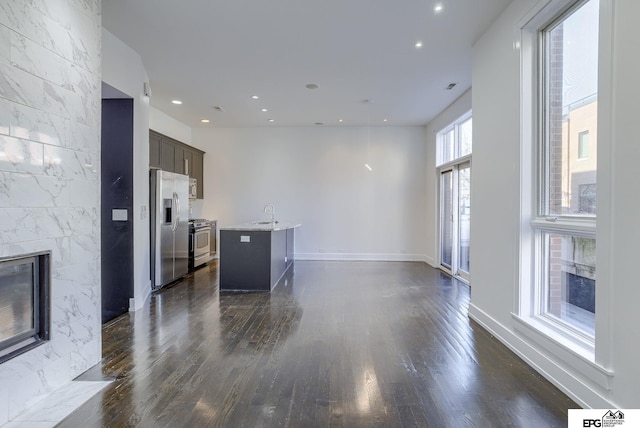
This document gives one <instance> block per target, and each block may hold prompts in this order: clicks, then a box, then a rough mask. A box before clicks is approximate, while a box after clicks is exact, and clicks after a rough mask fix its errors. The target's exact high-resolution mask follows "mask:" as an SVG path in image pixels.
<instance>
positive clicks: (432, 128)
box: [425, 89, 473, 267]
mask: <svg viewBox="0 0 640 428" xmlns="http://www.w3.org/2000/svg"><path fill="white" fill-rule="evenodd" d="M469 110H471V89H469V90H467V91H466V92H465V93H464V94H462V95H460V97H458V99H457V100H455V101H454V102H453V103H451V105H449V106H448V107H447V108H446V109H444V110H443V111H442V112H441V113H440V114H439V115H438V116H436V117H435V118H434V119H433V120H432V121H431V122H429V124H428V125H427V130H426V137H427V159H426V162H427V213H426V220H427V232H426V235H425V244H426V251H427V254H426V255H427V262H428V263H429V264H430V265H431V266H434V267H436V266H439V265H440V256H439V249H440V242H439V240H440V232H439V226H440V223H439V222H440V220H439V217H440V214H439V209H440V208H439V207H440V201H439V197H440V196H439V195H440V193H439V187H438V186H439V177H438V171H437V169H436V168H435V165H436V148H437V147H436V145H437V137H438V132H440V131H441V130H442V129H443V128H445V127H446V126H448V125H451V124H452V123H453V122H454V121H456V120H457V119H459V118H460V117H461V116H462V115H464V114H465V113H468V112H469ZM471 174H473V168H472V169H471ZM472 183H473V179H472Z"/></svg>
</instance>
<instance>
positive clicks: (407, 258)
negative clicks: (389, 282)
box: [294, 253, 428, 263]
mask: <svg viewBox="0 0 640 428" xmlns="http://www.w3.org/2000/svg"><path fill="white" fill-rule="evenodd" d="M294 260H321V261H340V260H344V261H347V260H348V261H378V262H424V263H428V261H427V257H426V256H425V255H424V254H372V253H295V255H294Z"/></svg>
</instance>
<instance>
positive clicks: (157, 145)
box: [149, 133, 162, 168]
mask: <svg viewBox="0 0 640 428" xmlns="http://www.w3.org/2000/svg"><path fill="white" fill-rule="evenodd" d="M161 147H162V138H160V136H159V135H157V134H154V133H150V134H149V166H150V167H151V168H162V161H161V159H162V155H161Z"/></svg>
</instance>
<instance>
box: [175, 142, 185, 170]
mask: <svg viewBox="0 0 640 428" xmlns="http://www.w3.org/2000/svg"><path fill="white" fill-rule="evenodd" d="M173 153H174V159H175V161H174V162H175V167H174V169H173V172H176V173H178V174H186V172H185V170H184V149H183V148H182V147H179V146H175V147H174V151H173Z"/></svg>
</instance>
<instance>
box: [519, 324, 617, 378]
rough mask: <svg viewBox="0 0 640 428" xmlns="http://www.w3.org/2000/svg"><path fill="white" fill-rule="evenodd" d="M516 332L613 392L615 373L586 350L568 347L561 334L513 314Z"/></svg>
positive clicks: (586, 346)
mask: <svg viewBox="0 0 640 428" xmlns="http://www.w3.org/2000/svg"><path fill="white" fill-rule="evenodd" d="M511 316H512V318H513V320H514V321H515V322H514V324H513V327H514V330H515V332H517V333H520V334H522V335H523V336H526V337H527V338H528V339H530V340H531V341H532V342H534V343H536V344H537V345H540V346H541V347H542V348H543V349H544V350H545V351H547V352H548V353H550V354H551V355H553V356H554V357H556V358H557V359H559V360H561V361H562V362H563V363H564V364H566V365H567V367H571V368H572V369H575V370H577V371H578V372H580V373H581V374H582V375H584V376H586V377H587V378H589V379H591V380H593V381H594V382H595V383H596V384H597V385H598V386H600V387H601V388H604V389H606V390H611V384H612V382H613V378H614V372H613V371H611V370H607V369H606V368H605V367H602V366H600V365H598V364H597V363H595V362H594V361H593V353H591V352H589V350H588V349H587V348H588V345H587V344H585V348H582V349H581V348H579V347H572V346H567V344H566V343H567V342H566V340H565V339H566V337H565V335H563V334H559V333H557V332H555V331H553V330H551V329H549V328H548V327H546V326H545V325H543V324H542V323H540V322H536V320H535V319H531V318H521V317H519V316H518V315H516V314H511Z"/></svg>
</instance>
